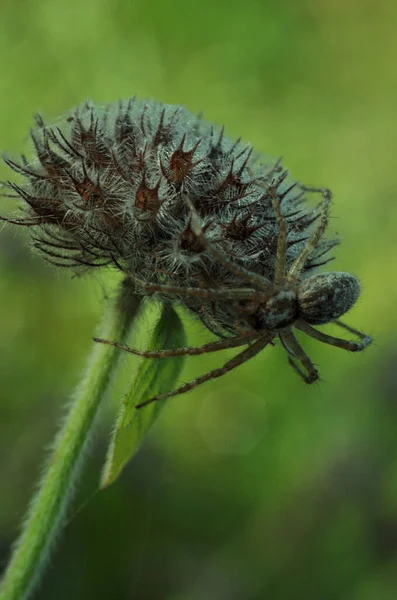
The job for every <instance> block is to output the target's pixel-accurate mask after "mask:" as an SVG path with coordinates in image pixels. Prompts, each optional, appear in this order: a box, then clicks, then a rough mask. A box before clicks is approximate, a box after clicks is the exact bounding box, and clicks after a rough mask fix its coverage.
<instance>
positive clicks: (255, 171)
mask: <svg viewBox="0 0 397 600" xmlns="http://www.w3.org/2000/svg"><path fill="white" fill-rule="evenodd" d="M31 140H32V144H33V150H34V157H33V160H32V161H28V160H27V159H26V158H25V157H24V156H22V158H21V159H20V160H14V159H11V158H8V157H6V158H5V162H6V163H7V164H8V166H9V167H11V168H12V169H13V170H14V171H15V172H17V173H18V174H19V175H20V176H22V181H21V182H18V183H14V182H7V183H6V184H5V188H6V189H7V195H9V196H14V197H16V198H20V199H21V200H22V201H23V204H24V215H23V216H22V217H15V218H11V217H8V218H5V217H3V219H4V220H7V221H9V222H10V223H14V224H17V225H21V226H26V227H29V228H30V229H31V231H32V236H31V238H32V243H33V246H34V248H35V249H37V250H38V251H39V252H41V254H42V255H43V257H44V258H45V259H46V260H47V261H49V262H51V263H53V264H55V265H57V266H62V267H71V268H73V269H75V270H85V269H88V268H90V267H99V266H105V265H112V266H116V267H117V268H118V269H120V270H121V271H123V272H124V273H125V274H126V275H127V276H128V277H129V279H130V281H131V285H132V286H133V288H134V290H135V292H136V293H138V294H142V295H152V294H157V295H158V296H160V297H161V298H162V299H164V300H168V301H169V300H177V301H179V302H181V303H183V304H184V305H185V306H186V307H187V308H188V309H190V310H191V311H193V313H194V314H195V315H197V316H198V317H199V318H200V319H201V321H202V322H203V323H204V324H205V325H206V327H207V328H208V329H209V330H211V331H212V332H213V333H215V334H216V335H217V336H218V337H219V338H221V339H229V338H230V339H231V340H235V337H236V336H239V335H249V336H252V335H253V336H255V335H256V334H257V336H258V337H261V336H263V335H265V334H266V336H267V338H268V339H269V341H271V340H272V339H273V338H275V337H279V338H280V339H281V341H282V343H283V345H284V347H285V349H286V350H287V352H288V355H289V359H290V362H291V363H292V364H293V366H295V367H296V364H295V363H296V361H297V360H298V361H300V362H301V363H302V364H303V366H304V369H305V370H306V371H309V379H310V381H311V380H314V379H315V378H316V373H317V372H315V370H314V367H313V366H312V363H310V362H308V360H309V359H307V360H306V358H307V357H306V358H305V356H306V355H303V354H302V352H303V351H302V352H301V350H302V349H301V348H300V346H298V343H297V341H296V340H295V338H293V336H292V333H291V328H292V327H293V326H296V327H299V328H300V329H304V330H305V332H306V333H308V334H309V335H312V337H315V336H317V339H319V335H320V334H319V332H317V333H313V331H315V330H312V328H311V327H310V325H312V324H323V323H327V322H329V321H334V320H336V319H338V318H339V316H341V315H342V314H343V313H344V312H346V311H347V310H349V309H350V308H351V307H352V306H353V304H354V303H355V301H356V300H357V298H358V295H359V284H358V280H357V279H356V278H355V277H354V276H352V275H348V274H345V273H331V274H316V273H317V270H318V268H319V267H320V266H322V265H324V264H326V263H327V262H329V261H330V260H332V258H331V257H330V256H329V251H330V250H331V248H333V247H334V246H335V245H336V244H337V243H338V240H336V239H324V234H325V232H326V228H327V225H328V211H329V205H330V200H331V194H330V192H329V190H325V189H320V188H309V187H307V186H304V185H302V184H300V183H298V182H297V181H295V180H293V179H291V178H290V176H289V173H288V171H287V170H286V169H284V168H283V167H282V166H281V162H280V160H275V161H271V160H265V159H264V158H263V157H262V156H261V155H260V154H258V153H256V152H254V151H253V149H252V147H251V146H250V145H248V144H245V143H243V142H241V141H240V139H238V140H236V141H233V140H231V139H229V138H228V137H226V136H225V135H224V130H223V128H222V129H220V130H219V129H217V128H216V127H214V126H212V125H211V124H209V123H207V122H206V121H204V120H203V119H202V118H201V117H197V116H194V115H193V114H192V113H190V112H189V111H188V110H186V109H185V108H184V107H182V106H172V105H168V104H162V103H160V102H156V101H154V100H143V101H138V100H136V99H130V100H127V101H118V102H114V103H110V104H107V105H105V106H97V105H94V104H92V103H90V102H86V103H84V104H82V105H81V106H78V107H77V108H76V109H74V110H72V111H71V112H70V113H69V114H68V115H67V116H65V117H64V118H63V119H62V120H60V121H59V122H57V124H56V125H46V124H45V123H44V121H43V119H42V118H41V117H40V116H38V117H36V126H35V127H34V128H33V129H32V131H31ZM309 194H320V195H321V196H322V202H320V204H318V205H317V206H316V207H315V208H312V207H310V206H309V205H308V204H307V196H308V195H309ZM341 326H342V325H341ZM353 331H354V333H355V334H357V335H359V336H360V335H361V334H359V333H358V332H356V331H355V330H353ZM264 332H265V333H264ZM317 334H318V335H317ZM366 339H367V338H366ZM368 339H369V338H368ZM360 340H361V338H360ZM321 341H326V340H325V339H322V340H321ZM222 343H223V345H224V342H222ZM246 343H248V342H246ZM327 343H330V342H329V341H328V342H327ZM349 343H350V344H353V342H349ZM343 344H344V345H343ZM343 344H342V342H341V344H339V345H342V347H346V344H347V342H343ZM360 344H361V345H362V344H363V342H362V341H361V342H360ZM240 345H242V344H240ZM254 345H255V344H254ZM334 345H337V344H334ZM348 349H352V348H348ZM356 349H357V348H356ZM360 349H361V348H360ZM244 360H245V359H244ZM232 368H234V367H232ZM297 370H298V371H299V368H297ZM301 374H302V373H301ZM305 377H306V379H307V376H304V378H305ZM185 391H186V390H185Z"/></svg>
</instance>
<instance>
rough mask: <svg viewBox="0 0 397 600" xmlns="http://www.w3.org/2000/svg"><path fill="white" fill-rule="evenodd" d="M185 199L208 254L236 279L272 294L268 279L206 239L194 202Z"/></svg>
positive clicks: (196, 233) (195, 228)
mask: <svg viewBox="0 0 397 600" xmlns="http://www.w3.org/2000/svg"><path fill="white" fill-rule="evenodd" d="M184 199H185V201H186V203H187V205H188V207H189V209H190V214H191V226H192V231H193V233H194V234H195V235H196V237H197V238H198V239H199V240H200V242H201V243H202V245H203V246H204V248H205V249H206V250H207V251H208V253H209V254H211V256H212V257H213V258H215V260H217V261H218V262H219V263H220V264H221V265H222V266H223V267H225V269H227V270H228V271H230V272H231V273H233V274H234V275H236V277H238V278H239V279H243V280H244V281H245V282H246V283H251V284H252V285H255V286H257V287H258V288H259V289H261V290H263V291H266V292H267V293H268V294H272V292H273V291H274V286H273V284H272V283H271V282H270V281H269V280H268V279H266V277H263V276H262V275H258V273H254V272H253V271H249V270H248V269H246V268H245V267H242V266H241V265H239V264H237V263H235V262H234V261H232V260H230V259H229V258H227V256H225V255H224V254H223V252H221V251H220V250H218V248H216V247H215V246H214V245H213V244H212V243H211V242H210V241H209V240H208V239H207V238H206V237H205V235H204V233H203V229H202V227H201V225H200V218H199V216H198V214H197V211H196V209H195V207H194V205H193V203H192V201H191V200H190V198H189V197H188V196H187V194H185V195H184Z"/></svg>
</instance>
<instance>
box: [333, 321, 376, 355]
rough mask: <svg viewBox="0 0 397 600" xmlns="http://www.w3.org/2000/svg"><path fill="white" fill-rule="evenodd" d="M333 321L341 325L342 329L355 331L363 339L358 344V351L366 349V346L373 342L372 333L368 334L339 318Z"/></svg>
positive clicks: (350, 331)
mask: <svg viewBox="0 0 397 600" xmlns="http://www.w3.org/2000/svg"><path fill="white" fill-rule="evenodd" d="M333 323H335V325H338V326H339V327H342V329H346V331H349V333H354V334H355V335H356V336H357V337H358V338H359V339H360V340H361V343H360V344H358V346H359V348H357V350H356V352H357V351H359V350H364V348H366V347H367V346H369V345H370V344H371V342H372V337H371V336H370V335H366V334H365V333H362V332H361V331H358V330H357V329H354V328H353V327H350V325H346V323H342V321H340V320H339V319H336V321H333Z"/></svg>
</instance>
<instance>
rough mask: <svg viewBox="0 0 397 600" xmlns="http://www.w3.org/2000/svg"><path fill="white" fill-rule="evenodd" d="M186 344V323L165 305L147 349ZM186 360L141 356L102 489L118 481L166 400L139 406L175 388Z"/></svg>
mask: <svg viewBox="0 0 397 600" xmlns="http://www.w3.org/2000/svg"><path fill="white" fill-rule="evenodd" d="M182 346H186V336H185V331H184V328H183V324H182V322H181V320H180V318H179V316H178V314H177V313H176V312H175V310H174V309H173V307H172V306H171V305H164V306H163V308H162V313H161V316H160V319H159V321H158V323H157V325H156V328H155V330H154V332H153V335H152V337H151V340H150V342H149V345H148V348H147V350H148V351H150V350H159V349H168V348H179V347H182ZM183 359H184V357H183V356H182V357H181V356H179V357H172V358H161V359H160V358H156V359H150V358H142V359H141V362H140V363H139V366H138V369H137V372H136V374H135V376H134V379H133V381H132V383H131V386H130V388H129V390H128V391H127V394H126V395H125V397H124V400H123V403H122V407H121V409H120V412H119V415H118V418H117V422H116V427H115V430H114V432H113V436H112V440H111V442H110V446H109V450H108V455H107V459H106V464H105V467H104V470H103V473H102V480H101V487H102V488H104V487H106V486H108V485H110V484H111V483H113V482H114V481H115V479H116V478H117V477H118V476H119V474H120V473H121V471H122V469H123V468H124V466H125V464H126V463H127V462H128V461H129V460H130V458H132V457H133V456H134V454H135V453H136V452H137V450H138V448H139V446H140V444H141V442H142V440H143V439H144V437H145V435H146V433H147V432H148V430H149V429H150V427H151V425H152V424H153V423H154V421H155V420H156V418H157V417H158V415H159V414H160V412H161V410H162V409H163V407H164V404H165V403H164V402H162V401H161V400H160V401H159V402H153V403H152V404H149V405H148V406H145V407H143V408H141V409H136V408H135V406H136V405H137V404H140V403H141V402H144V401H145V400H147V399H149V398H151V397H153V396H156V395H157V394H162V393H164V392H169V391H171V390H172V389H173V387H174V386H175V383H176V381H177V379H178V377H179V375H180V373H181V370H182V366H183Z"/></svg>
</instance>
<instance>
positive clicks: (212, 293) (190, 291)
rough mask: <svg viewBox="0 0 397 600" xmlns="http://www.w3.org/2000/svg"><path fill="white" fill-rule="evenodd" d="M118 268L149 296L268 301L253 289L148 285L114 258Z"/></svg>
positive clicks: (263, 295)
mask: <svg viewBox="0 0 397 600" xmlns="http://www.w3.org/2000/svg"><path fill="white" fill-rule="evenodd" d="M112 260H113V262H114V263H115V264H116V266H117V267H118V268H119V269H120V270H121V271H122V272H124V273H125V274H126V275H127V276H128V277H129V278H130V279H131V280H132V281H133V282H134V283H135V284H136V285H137V286H138V287H140V288H141V289H143V290H145V292H148V293H149V294H154V293H156V292H159V293H161V294H168V295H170V296H173V297H177V296H182V297H188V298H204V299H206V300H254V301H258V302H264V301H265V300H266V299H267V294H265V293H263V292H258V291H256V290H254V289H252V288H229V289H223V290H222V289H213V288H209V289H203V288H192V287H180V286H174V285H165V284H162V283H148V282H147V281H144V280H143V279H139V278H138V277H136V275H133V274H132V273H131V272H130V271H128V270H126V269H125V268H123V267H122V266H121V265H120V263H119V262H118V261H117V259H116V258H115V257H114V256H112Z"/></svg>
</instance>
